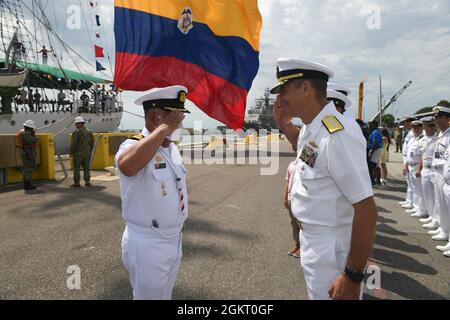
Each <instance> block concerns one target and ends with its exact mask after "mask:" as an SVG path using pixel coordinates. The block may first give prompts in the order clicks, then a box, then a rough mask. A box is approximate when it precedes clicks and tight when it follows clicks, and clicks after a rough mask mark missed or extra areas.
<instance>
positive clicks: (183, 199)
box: [115, 86, 188, 300]
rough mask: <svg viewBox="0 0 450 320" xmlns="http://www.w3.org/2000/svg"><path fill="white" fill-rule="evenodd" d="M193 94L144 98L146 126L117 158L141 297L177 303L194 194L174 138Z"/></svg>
mask: <svg viewBox="0 0 450 320" xmlns="http://www.w3.org/2000/svg"><path fill="white" fill-rule="evenodd" d="M187 92H188V90H187V89H186V88H185V87H182V86H172V87H166V88H155V89H152V90H150V91H148V93H147V94H145V95H144V96H143V97H141V98H140V99H138V100H137V101H136V104H138V105H142V106H143V107H144V111H145V128H144V129H143V130H142V134H141V135H139V136H136V137H134V138H133V139H128V140H126V141H125V142H124V143H123V144H122V145H121V146H120V148H119V151H118V152H117V154H116V158H115V161H116V167H118V169H119V170H118V171H119V177H120V193H121V198H122V217H123V218H124V219H125V221H126V228H125V232H124V234H123V238H122V261H123V264H124V266H125V268H126V269H127V270H128V272H129V275H130V282H131V286H132V287H133V293H134V298H135V299H146V300H150V299H151V300H153V299H158V300H168V299H171V298H172V290H173V287H174V285H175V280H176V276H177V273H178V269H179V267H180V263H181V256H182V251H181V233H182V229H183V225H184V222H185V220H186V219H187V217H188V195H187V189H186V169H185V167H184V165H183V163H182V158H181V155H180V152H179V150H178V148H177V147H176V145H175V144H174V143H172V141H171V140H170V135H171V134H172V133H173V132H174V131H175V130H176V129H178V127H179V126H180V125H181V123H182V121H183V119H184V113H186V112H188V111H187V110H186V109H185V107H184V104H185V101H186V95H187Z"/></svg>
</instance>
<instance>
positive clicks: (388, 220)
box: [378, 216, 398, 224]
mask: <svg viewBox="0 0 450 320" xmlns="http://www.w3.org/2000/svg"><path fill="white" fill-rule="evenodd" d="M378 222H379V223H390V224H397V223H398V222H397V221H395V220H392V219H388V218H385V217H383V216H378Z"/></svg>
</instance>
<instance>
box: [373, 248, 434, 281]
mask: <svg viewBox="0 0 450 320" xmlns="http://www.w3.org/2000/svg"><path fill="white" fill-rule="evenodd" d="M372 256H373V259H374V261H376V263H378V264H382V265H385V266H388V267H391V268H395V269H397V270H405V271H409V272H415V273H419V274H430V275H435V274H437V271H436V269H434V268H433V267H431V266H429V265H425V264H422V263H420V262H419V261H417V260H416V259H414V258H412V257H408V256H406V255H404V254H401V253H397V252H394V251H389V250H385V249H380V248H374V249H373V254H372Z"/></svg>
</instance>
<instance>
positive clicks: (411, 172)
mask: <svg viewBox="0 0 450 320" xmlns="http://www.w3.org/2000/svg"><path fill="white" fill-rule="evenodd" d="M434 112H435V119H434V120H433V118H431V117H430V118H424V119H422V121H412V123H411V124H412V130H411V131H410V133H409V134H408V136H409V138H408V140H407V142H406V143H405V148H406V150H405V149H404V163H405V170H404V172H405V175H406V177H407V181H408V182H409V187H410V194H409V195H408V198H407V199H408V200H407V201H405V202H401V203H400V204H402V207H404V208H406V209H408V210H407V213H411V214H412V216H413V217H417V218H421V220H420V221H421V222H422V223H424V228H425V229H430V230H431V231H429V234H430V235H432V236H433V237H432V239H433V240H436V241H448V244H447V245H444V246H437V247H436V248H437V249H438V250H439V251H442V252H444V255H445V256H450V239H449V234H450V169H449V167H450V164H449V163H450V128H449V121H450V108H445V107H440V106H438V107H436V108H435V109H434ZM405 124H406V126H409V125H408V124H407V123H405ZM435 125H437V127H438V128H437V129H438V130H439V133H438V134H436V129H435ZM423 126H424V127H425V128H424V130H422V129H423Z"/></svg>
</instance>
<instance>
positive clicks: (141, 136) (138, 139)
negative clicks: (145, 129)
mask: <svg viewBox="0 0 450 320" xmlns="http://www.w3.org/2000/svg"><path fill="white" fill-rule="evenodd" d="M144 138H145V137H144V136H143V135H142V134H138V135H135V136H133V137H131V138H130V139H131V140H136V141H141V140H142V139H144Z"/></svg>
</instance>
